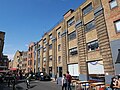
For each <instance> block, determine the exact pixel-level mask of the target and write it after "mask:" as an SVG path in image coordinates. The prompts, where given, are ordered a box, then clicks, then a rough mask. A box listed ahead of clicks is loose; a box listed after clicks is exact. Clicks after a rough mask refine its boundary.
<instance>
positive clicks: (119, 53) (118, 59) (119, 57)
mask: <svg viewBox="0 0 120 90" xmlns="http://www.w3.org/2000/svg"><path fill="white" fill-rule="evenodd" d="M118 63H120V49H118V56H117V60H116V62H115V64H118Z"/></svg>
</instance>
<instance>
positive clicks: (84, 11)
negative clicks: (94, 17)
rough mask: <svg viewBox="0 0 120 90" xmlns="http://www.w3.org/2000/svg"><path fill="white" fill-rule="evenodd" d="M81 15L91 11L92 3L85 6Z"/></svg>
mask: <svg viewBox="0 0 120 90" xmlns="http://www.w3.org/2000/svg"><path fill="white" fill-rule="evenodd" d="M82 11H83V15H86V14H88V13H89V12H91V11H92V3H90V4H89V5H87V6H86V7H85V8H83V10H82Z"/></svg>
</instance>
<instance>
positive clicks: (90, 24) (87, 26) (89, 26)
mask: <svg viewBox="0 0 120 90" xmlns="http://www.w3.org/2000/svg"><path fill="white" fill-rule="evenodd" d="M94 27H95V23H94V21H91V22H89V23H87V24H86V25H85V30H86V31H89V30H91V29H94Z"/></svg>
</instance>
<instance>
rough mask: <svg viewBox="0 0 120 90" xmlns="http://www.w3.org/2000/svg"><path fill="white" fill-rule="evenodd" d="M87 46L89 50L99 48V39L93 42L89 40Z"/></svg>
mask: <svg viewBox="0 0 120 90" xmlns="http://www.w3.org/2000/svg"><path fill="white" fill-rule="evenodd" d="M87 48H88V51H91V50H96V49H98V48H99V44H98V41H96V40H95V41H92V42H89V43H88V44H87Z"/></svg>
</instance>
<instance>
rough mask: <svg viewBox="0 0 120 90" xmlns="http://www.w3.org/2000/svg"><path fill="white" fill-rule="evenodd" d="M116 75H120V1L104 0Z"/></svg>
mask: <svg viewBox="0 0 120 90" xmlns="http://www.w3.org/2000/svg"><path fill="white" fill-rule="evenodd" d="M102 5H103V8H104V15H105V21H106V26H107V32H108V35H109V40H110V47H111V52H112V59H113V64H114V70H115V74H117V75H118V74H120V70H119V69H120V64H119V63H120V1H119V0H102Z"/></svg>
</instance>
